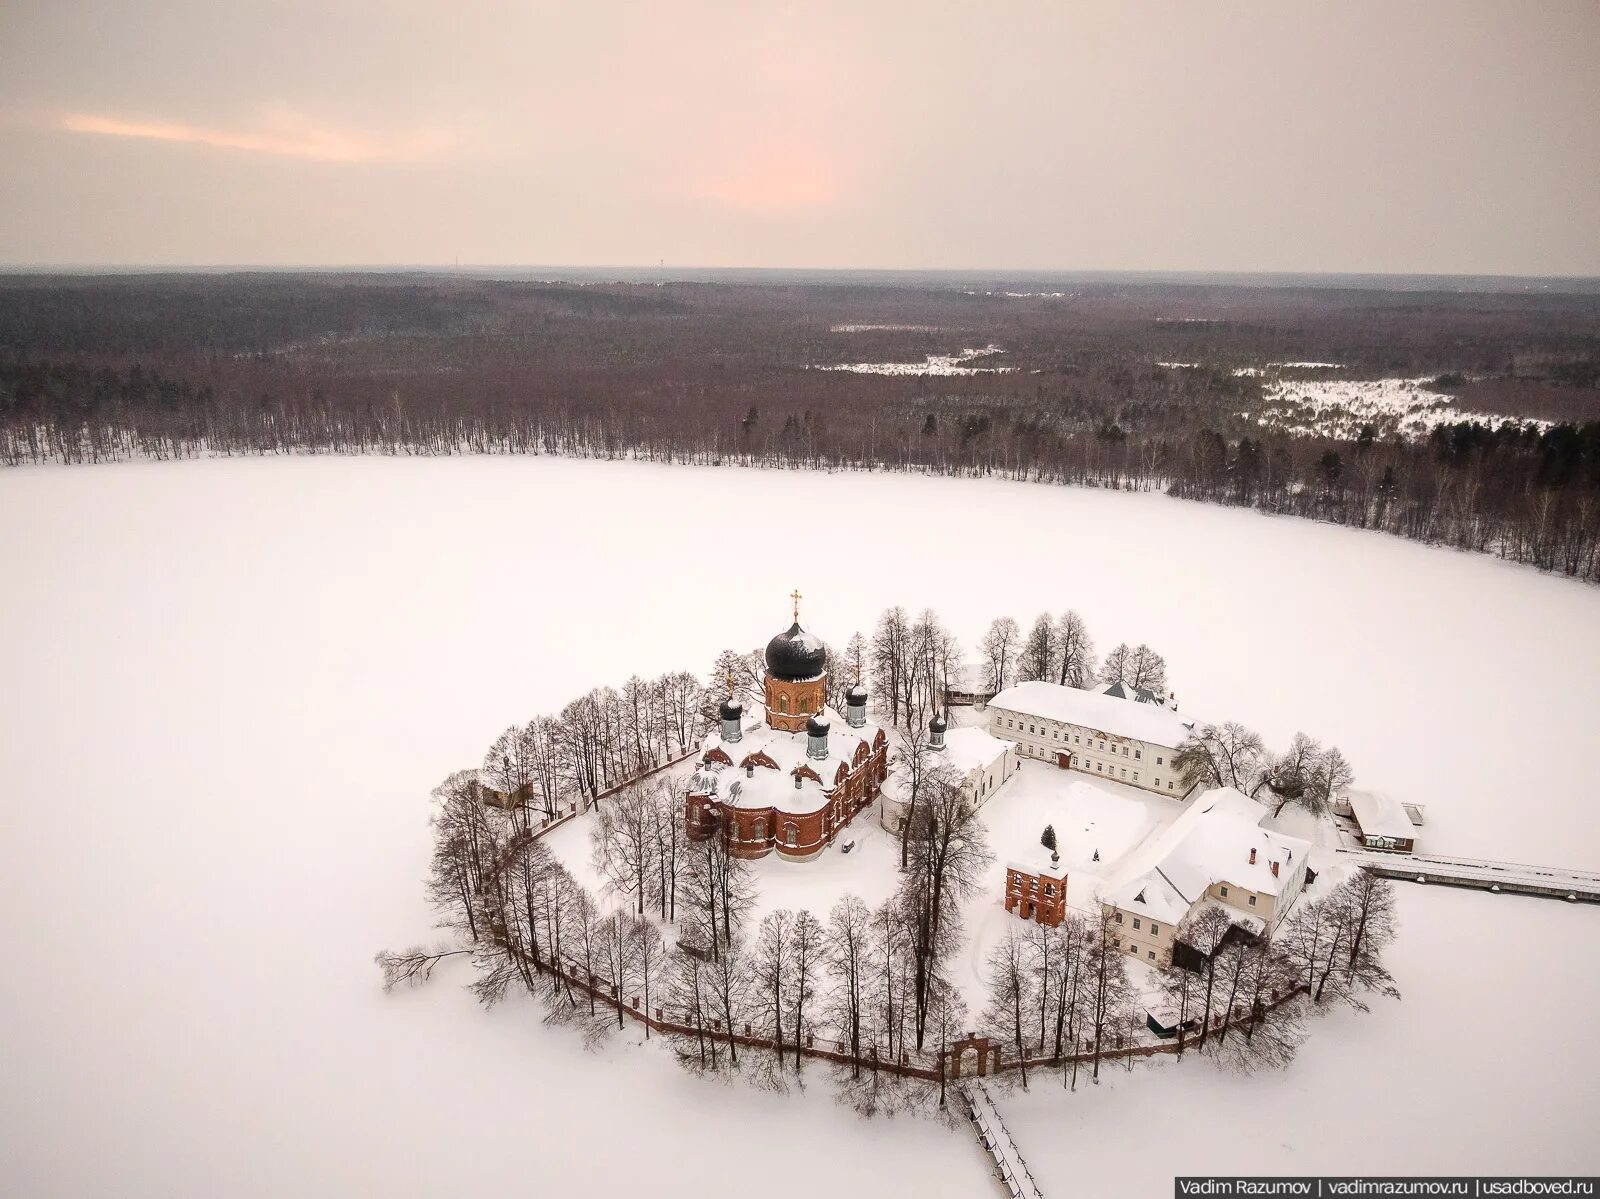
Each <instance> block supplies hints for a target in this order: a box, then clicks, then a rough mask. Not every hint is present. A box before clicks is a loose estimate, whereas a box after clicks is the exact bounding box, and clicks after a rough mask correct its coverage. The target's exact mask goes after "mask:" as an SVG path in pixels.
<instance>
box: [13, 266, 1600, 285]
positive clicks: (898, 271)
mask: <svg viewBox="0 0 1600 1199" xmlns="http://www.w3.org/2000/svg"><path fill="white" fill-rule="evenodd" d="M489 271H518V272H529V271H588V272H603V271H627V272H630V273H639V274H653V275H661V276H665V277H670V276H672V275H673V274H674V273H675V272H694V273H702V274H703V273H711V272H726V273H737V272H748V273H770V274H778V273H786V274H815V275H846V274H857V275H990V276H1014V277H1020V278H1026V277H1029V276H1047V275H1053V276H1070V275H1077V276H1108V277H1116V276H1130V275H1131V276H1151V277H1202V278H1204V277H1211V278H1216V277H1224V278H1227V277H1233V278H1249V277H1258V278H1327V279H1504V280H1540V281H1543V280H1559V281H1562V282H1593V283H1600V274H1583V273H1579V272H1570V273H1559V274H1549V273H1545V274H1529V273H1517V272H1504V271H1415V270H1411V271H1405V270H1396V271H1377V270H1291V269H1283V268H1274V269H1252V268H1242V267H1230V268H1202V267H1044V266H1041V267H972V266H962V267H919V266H764V265H750V266H725V265H724V266H700V265H692V264H683V265H677V266H672V267H668V266H664V265H660V264H644V263H638V264H629V263H573V262H566V263H554V262H551V263H542V262H533V263H428V262H415V263H370V262H349V263H332V262H331V263H311V262H306V263H252V262H232V263H163V262H0V274H10V275H23V274H27V275H72V274H151V275H155V274H160V275H172V274H219V273H223V274H226V273H233V274H306V273H312V274H327V273H345V274H386V273H387V274H392V273H401V272H408V273H424V274H443V275H450V274H473V273H483V272H489Z"/></svg>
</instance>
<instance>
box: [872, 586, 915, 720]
mask: <svg viewBox="0 0 1600 1199" xmlns="http://www.w3.org/2000/svg"><path fill="white" fill-rule="evenodd" d="M910 651H911V621H910V619H909V618H908V617H907V616H906V610H905V609H904V608H901V607H894V608H885V609H884V611H883V615H882V616H880V617H879V618H878V627H877V628H876V629H874V630H873V633H872V644H871V648H870V650H869V658H870V661H871V663H872V681H873V685H874V686H875V687H876V689H877V691H878V695H879V697H880V702H882V697H883V696H888V699H889V723H891V724H895V725H898V724H899V723H900V718H901V707H902V704H903V696H902V687H903V685H904V680H905V678H906V676H907V675H908V674H909V673H910V670H911V663H910V661H909V658H910Z"/></svg>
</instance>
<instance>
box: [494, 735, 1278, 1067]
mask: <svg viewBox="0 0 1600 1199" xmlns="http://www.w3.org/2000/svg"><path fill="white" fill-rule="evenodd" d="M698 752H699V751H698V750H696V749H691V750H689V751H688V752H687V753H684V754H681V755H679V756H678V757H676V758H669V759H668V760H667V761H665V762H661V763H658V764H657V765H655V766H652V767H650V768H649V769H647V770H643V771H641V772H639V773H638V774H636V775H633V776H631V777H629V778H626V779H623V780H622V781H621V782H618V783H615V784H613V785H612V786H610V787H608V788H606V789H605V790H604V791H601V792H598V793H597V794H596V795H595V796H594V798H593V799H592V800H590V801H588V802H587V803H581V802H579V801H572V802H571V803H570V804H569V806H568V810H567V811H565V812H563V813H561V814H560V815H558V816H555V817H547V818H545V820H544V822H543V823H542V824H541V825H540V826H539V827H538V828H532V829H528V830H527V831H525V832H522V833H519V834H518V835H517V836H516V837H513V838H512V840H511V842H510V844H508V845H507V847H506V854H505V857H504V858H502V859H501V861H500V862H498V863H496V866H495V873H496V874H498V873H499V871H500V870H502V869H504V868H505V865H506V864H507V863H508V862H510V861H512V860H514V858H515V855H516V851H517V850H519V849H521V848H522V847H523V846H525V845H526V844H528V843H529V842H531V841H537V840H538V839H539V838H541V837H543V836H545V835H547V834H549V833H551V832H554V831H555V830H556V829H557V828H560V827H561V826H562V825H564V824H566V823H567V822H568V821H570V820H574V819H576V818H577V817H578V816H580V815H582V814H583V813H585V812H587V811H589V810H590V809H592V808H594V807H596V806H598V805H599V803H600V802H601V801H602V800H604V799H606V798H608V797H610V796H612V795H615V794H617V793H618V792H619V791H622V790H623V789H624V788H627V787H631V786H633V785H634V784H635V783H638V782H641V781H642V780H644V779H647V778H649V777H651V776H652V775H655V774H659V773H660V772H661V771H663V770H670V769H671V768H672V767H674V766H677V765H679V764H680V763H682V762H686V761H688V760H689V759H690V758H692V757H694V756H695V754H696V753H698ZM495 940H496V942H497V943H499V944H500V945H501V946H502V947H504V946H505V942H504V941H503V940H502V939H501V938H500V937H499V936H496V937H495ZM523 959H524V961H526V962H527V964H528V965H529V966H531V967H533V968H534V970H535V971H536V972H538V973H540V974H545V975H550V974H554V975H556V976H558V977H559V978H560V979H561V980H562V982H563V983H564V984H565V985H567V986H569V987H571V988H573V989H575V990H578V991H581V992H583V993H584V994H586V995H588V996H591V997H592V998H594V999H595V1000H596V1001H597V1002H598V1003H600V1004H602V1005H604V1006H605V1007H606V1008H607V1009H608V1010H609V1011H611V1012H613V1013H616V1012H621V1014H622V1016H623V1017H624V1018H625V1019H627V1020H632V1021H634V1022H635V1023H638V1024H643V1025H645V1026H646V1027H647V1028H650V1029H652V1030H654V1031H655V1032H657V1033H661V1034H663V1035H666V1036H680V1037H697V1038H698V1037H706V1038H710V1039H714V1040H715V1041H717V1042H718V1043H719V1044H722V1045H727V1044H729V1043H730V1042H731V1043H732V1044H734V1045H736V1046H738V1047H739V1048H742V1049H758V1050H768V1051H772V1052H776V1050H777V1042H776V1041H774V1040H773V1039H772V1038H770V1037H765V1036H761V1035H759V1034H757V1033H756V1032H755V1031H754V1027H753V1025H752V1024H751V1023H748V1022H743V1023H742V1029H741V1030H739V1031H734V1030H728V1029H724V1028H723V1027H722V1021H721V1020H712V1021H711V1022H710V1024H709V1025H708V1026H698V1027H697V1026H696V1025H695V1024H693V1023H691V1022H690V1020H691V1017H690V1015H689V1013H687V1012H686V1013H684V1014H683V1015H684V1019H683V1020H682V1021H678V1020H674V1019H673V1018H672V1014H671V1013H669V1011H668V1010H667V1008H665V1007H664V1006H660V1005H654V1004H652V1005H649V1006H646V1005H645V1004H644V1003H643V1000H642V999H641V997H640V996H637V995H625V996H622V997H620V998H619V997H618V995H617V993H616V990H615V989H614V988H613V987H612V986H611V984H610V983H608V982H605V981H604V980H603V979H601V978H600V977H599V976H597V975H594V974H591V973H589V972H587V971H586V970H585V969H584V968H583V966H582V964H581V963H579V962H576V961H573V960H571V959H568V960H567V961H566V962H564V963H561V964H556V963H552V962H544V961H539V962H536V961H534V960H532V959H531V958H530V957H528V956H527V955H526V954H524V955H523ZM1306 993H1307V988H1306V987H1305V986H1304V984H1300V985H1297V986H1295V987H1292V988H1290V989H1289V990H1288V991H1286V992H1282V993H1280V992H1278V991H1273V992H1272V998H1271V1001H1270V1002H1268V1003H1267V1004H1266V1005H1265V1010H1266V1011H1273V1010H1275V1009H1276V1008H1278V1007H1279V1006H1281V1005H1282V1004H1285V1003H1288V1002H1289V1001H1290V1000H1292V999H1294V998H1296V997H1297V996H1300V995H1304V994H1306ZM1254 1018H1255V1017H1254V1016H1252V1015H1251V1013H1250V1010H1249V1008H1248V1006H1245V1007H1238V1008H1235V1009H1234V1011H1233V1012H1231V1013H1229V1012H1218V1013H1214V1014H1213V1016H1212V1030H1213V1031H1220V1030H1221V1029H1222V1026H1223V1024H1224V1022H1226V1023H1227V1024H1228V1026H1229V1028H1230V1029H1232V1028H1241V1027H1243V1026H1246V1025H1248V1024H1249V1023H1251V1021H1252V1020H1253V1019H1254ZM1198 1035H1199V1033H1198V1032H1195V1033H1191V1034H1188V1037H1187V1039H1186V1040H1185V1047H1186V1048H1187V1047H1188V1045H1189V1041H1191V1040H1193V1039H1194V1038H1196V1037H1198ZM1105 1040H1106V1041H1109V1042H1110V1044H1109V1046H1106V1045H1104V1044H1103V1045H1102V1046H1101V1049H1100V1053H1099V1059H1100V1061H1102V1062H1112V1061H1125V1060H1127V1059H1129V1058H1146V1057H1154V1056H1155V1055H1156V1054H1160V1053H1177V1052H1178V1041H1177V1038H1176V1037H1174V1038H1172V1039H1171V1040H1165V1041H1163V1040H1155V1041H1142V1038H1140V1037H1138V1036H1134V1035H1124V1034H1113V1035H1112V1036H1109V1037H1107V1038H1105ZM1130 1042H1132V1043H1130ZM783 1052H784V1054H785V1055H786V1056H787V1055H793V1054H795V1053H796V1052H797V1050H796V1047H795V1046H794V1045H793V1044H791V1043H789V1042H785V1043H784V1046H783ZM798 1053H799V1054H800V1055H801V1056H802V1057H808V1058H816V1059H820V1060H822V1061H828V1062H832V1063H834V1064H836V1065H843V1066H850V1065H859V1066H860V1068H861V1069H864V1070H881V1071H885V1072H887V1073H890V1074H897V1075H900V1076H902V1077H906V1078H917V1079H921V1080H923V1081H925V1082H938V1081H940V1079H941V1078H943V1079H944V1080H945V1081H946V1082H956V1081H958V1080H960V1079H961V1078H962V1077H963V1076H964V1073H963V1072H964V1069H965V1064H966V1062H967V1060H968V1058H969V1055H970V1057H971V1058H972V1060H973V1062H974V1073H975V1074H976V1076H977V1077H980V1078H982V1077H987V1076H990V1075H996V1074H1002V1073H1005V1072H1008V1071H1012V1070H1016V1071H1021V1070H1022V1069H1023V1068H1024V1065H1026V1068H1027V1069H1029V1070H1046V1069H1055V1068H1060V1067H1063V1066H1069V1065H1071V1064H1072V1063H1073V1062H1074V1061H1076V1062H1077V1063H1078V1064H1080V1065H1082V1064H1084V1063H1093V1061H1094V1060H1095V1056H1096V1055H1095V1044H1094V1041H1093V1040H1092V1039H1080V1040H1079V1044H1078V1048H1077V1050H1076V1052H1070V1053H1064V1054H1048V1053H1046V1052H1045V1049H1044V1047H1043V1046H1042V1045H1034V1046H1025V1047H1024V1052H1023V1053H1016V1052H1015V1046H1013V1045H1011V1044H1005V1043H1000V1042H997V1041H995V1040H994V1039H992V1038H990V1037H986V1036H979V1035H978V1034H976V1033H968V1034H967V1035H966V1036H965V1037H963V1038H962V1039H961V1040H959V1041H954V1042H952V1043H951V1044H950V1045H949V1047H948V1048H946V1049H945V1050H944V1051H943V1052H942V1053H941V1052H935V1053H929V1052H927V1051H924V1050H915V1051H907V1050H902V1051H901V1053H900V1054H899V1060H898V1061H897V1060H895V1058H894V1057H893V1056H891V1055H886V1054H880V1053H879V1051H878V1047H877V1046H876V1045H875V1044H874V1045H866V1046H863V1047H862V1049H861V1051H860V1053H859V1055H852V1054H851V1053H850V1051H849V1046H848V1045H846V1044H845V1042H843V1041H840V1040H836V1039H833V1038H829V1037H822V1038H818V1037H817V1036H816V1035H815V1034H814V1033H807V1034H806V1035H805V1043H804V1044H802V1045H801V1046H799V1048H798Z"/></svg>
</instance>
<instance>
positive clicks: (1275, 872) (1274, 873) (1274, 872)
mask: <svg viewBox="0 0 1600 1199" xmlns="http://www.w3.org/2000/svg"><path fill="white" fill-rule="evenodd" d="M1272 877H1273V878H1277V877H1278V863H1276V862H1274V863H1272Z"/></svg>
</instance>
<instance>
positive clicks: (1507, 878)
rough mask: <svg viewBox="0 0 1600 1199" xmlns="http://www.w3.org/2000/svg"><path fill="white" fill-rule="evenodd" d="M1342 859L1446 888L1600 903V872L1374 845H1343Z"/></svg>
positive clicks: (1384, 874) (1385, 874) (1381, 874)
mask: <svg viewBox="0 0 1600 1199" xmlns="http://www.w3.org/2000/svg"><path fill="white" fill-rule="evenodd" d="M1335 852H1336V854H1337V855H1338V860H1339V861H1341V862H1346V863H1348V864H1350V865H1354V866H1361V867H1363V868H1365V869H1367V870H1370V871H1371V872H1372V873H1373V874H1376V875H1378V876H1379V877H1380V878H1392V879H1396V880H1404V881H1406V882H1413V883H1438V884H1440V885H1441V886H1446V887H1472V888H1475V889H1476V890H1479V891H1503V892H1510V893H1512V894H1516V895H1540V896H1543V897H1545V898H1546V899H1564V900H1566V901H1567V902H1569V903H1600V873H1596V872H1594V871H1592V870H1570V869H1567V868H1566V867H1562V866H1528V865H1523V864H1521V863H1518V862H1493V861H1487V860H1485V859H1482V858H1456V857H1446V856H1443V855H1439V854H1406V853H1386V852H1384V851H1383V850H1374V849H1340V850H1336V851H1335Z"/></svg>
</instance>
